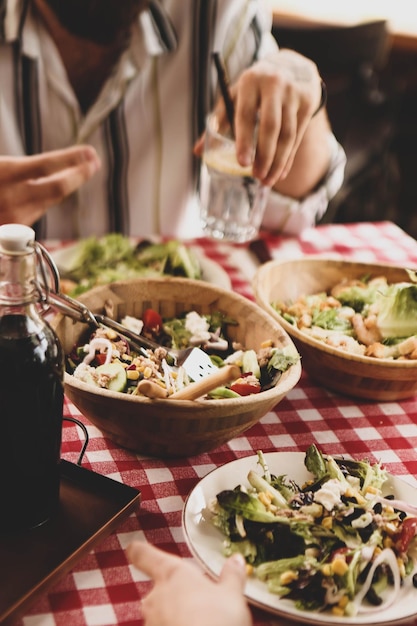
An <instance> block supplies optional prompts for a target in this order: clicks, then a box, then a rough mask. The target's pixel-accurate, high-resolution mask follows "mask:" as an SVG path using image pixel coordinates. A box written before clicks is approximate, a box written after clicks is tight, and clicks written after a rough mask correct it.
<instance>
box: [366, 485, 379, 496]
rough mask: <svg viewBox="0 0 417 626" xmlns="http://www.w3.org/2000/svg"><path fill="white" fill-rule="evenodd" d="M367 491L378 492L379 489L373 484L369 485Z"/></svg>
mask: <svg viewBox="0 0 417 626" xmlns="http://www.w3.org/2000/svg"><path fill="white" fill-rule="evenodd" d="M365 493H373V494H375V493H378V489H377V488H376V487H374V486H373V485H368V487H367V488H366V489H365Z"/></svg>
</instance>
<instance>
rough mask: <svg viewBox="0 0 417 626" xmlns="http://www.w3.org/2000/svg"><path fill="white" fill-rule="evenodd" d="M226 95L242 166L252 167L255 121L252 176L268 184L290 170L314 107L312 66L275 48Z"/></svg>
mask: <svg viewBox="0 0 417 626" xmlns="http://www.w3.org/2000/svg"><path fill="white" fill-rule="evenodd" d="M231 92H232V96H233V98H234V101H235V133H236V153H237V158H238V161H239V162H240V163H241V165H249V164H250V163H251V160H252V157H253V136H254V132H255V127H256V124H257V122H258V124H259V125H258V131H257V133H258V138H257V146H256V154H255V160H254V175H255V176H256V177H257V178H259V179H261V180H262V182H263V183H264V184H266V185H270V186H272V185H274V184H275V183H276V182H277V181H278V180H279V179H280V178H285V177H286V175H287V173H288V172H289V171H290V169H291V167H292V165H293V162H294V158H295V155H296V152H297V150H298V148H299V146H300V144H301V141H302V139H303V137H304V134H305V132H306V129H307V127H308V125H309V123H310V122H311V120H312V117H313V115H314V113H315V111H316V110H317V108H318V106H319V103H320V99H321V79H320V75H319V72H318V69H317V66H316V64H315V63H313V62H312V61H311V60H310V59H307V58H306V57H304V56H302V55H300V54H298V53H297V52H294V51H293V50H279V51H278V52H277V53H276V54H275V55H274V56H273V57H269V58H268V59H267V60H262V61H259V62H257V63H255V64H254V65H252V66H251V67H250V68H248V69H247V70H246V71H244V72H243V73H242V74H241V75H240V77H239V79H238V81H237V82H236V84H235V85H234V86H233V87H232V90H231Z"/></svg>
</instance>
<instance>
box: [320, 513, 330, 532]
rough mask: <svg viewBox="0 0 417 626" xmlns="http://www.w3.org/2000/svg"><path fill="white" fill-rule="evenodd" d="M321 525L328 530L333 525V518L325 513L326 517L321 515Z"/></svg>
mask: <svg viewBox="0 0 417 626" xmlns="http://www.w3.org/2000/svg"><path fill="white" fill-rule="evenodd" d="M321 525H322V526H323V527H324V528H327V529H328V530H330V528H332V526H333V518H332V517H330V515H327V516H326V517H323V519H322V520H321Z"/></svg>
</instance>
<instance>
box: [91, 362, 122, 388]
mask: <svg viewBox="0 0 417 626" xmlns="http://www.w3.org/2000/svg"><path fill="white" fill-rule="evenodd" d="M96 373H97V374H98V375H101V374H103V375H105V376H108V377H109V384H108V385H107V389H111V391H124V390H125V387H126V383H127V376H126V370H125V368H124V367H123V365H122V364H121V363H103V365H99V366H98V367H97V368H96Z"/></svg>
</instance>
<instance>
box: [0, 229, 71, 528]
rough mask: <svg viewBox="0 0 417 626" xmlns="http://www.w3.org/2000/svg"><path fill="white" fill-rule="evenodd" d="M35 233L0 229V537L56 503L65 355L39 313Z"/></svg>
mask: <svg viewBox="0 0 417 626" xmlns="http://www.w3.org/2000/svg"><path fill="white" fill-rule="evenodd" d="M34 239H35V233H34V231H33V230H32V229H31V228H29V227H27V226H23V225H21V224H6V225H4V226H0V446H1V449H0V502H1V513H0V533H4V532H14V531H21V530H23V529H28V528H33V527H35V526H39V525H40V524H43V523H44V522H46V521H47V520H48V519H50V517H51V516H52V515H53V514H54V511H55V510H56V509H57V507H58V503H59V485H60V468H59V463H60V453H61V436H62V414H63V401H64V383H63V380H64V357H63V352H62V348H61V345H60V343H59V340H58V338H57V337H56V335H55V332H54V331H53V329H52V328H51V327H50V325H49V324H48V323H47V322H46V321H45V320H44V319H43V317H42V316H41V314H40V312H39V305H38V301H39V295H38V293H39V292H38V289H37V287H36V253H35V249H34Z"/></svg>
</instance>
